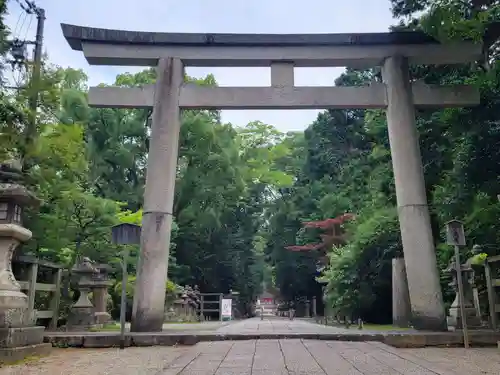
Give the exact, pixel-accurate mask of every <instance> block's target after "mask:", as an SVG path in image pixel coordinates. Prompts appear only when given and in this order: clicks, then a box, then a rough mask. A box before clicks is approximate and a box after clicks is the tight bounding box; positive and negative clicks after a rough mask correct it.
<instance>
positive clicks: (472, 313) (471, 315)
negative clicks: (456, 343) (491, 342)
mask: <svg viewBox="0 0 500 375" xmlns="http://www.w3.org/2000/svg"><path fill="white" fill-rule="evenodd" d="M465 319H466V321H467V328H472V329H474V328H481V327H482V323H481V319H480V318H479V317H478V316H477V315H476V309H475V308H465ZM446 320H447V323H448V327H449V328H452V329H462V328H463V326H462V317H461V315H460V309H458V308H455V307H450V315H449V316H448V317H447V319H446Z"/></svg>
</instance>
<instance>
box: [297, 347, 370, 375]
mask: <svg viewBox="0 0 500 375" xmlns="http://www.w3.org/2000/svg"><path fill="white" fill-rule="evenodd" d="M303 343H304V346H305V347H306V348H307V350H308V351H309V353H311V356H312V357H313V358H314V359H315V360H316V362H317V363H318V365H319V366H321V368H322V369H323V371H324V372H325V374H329V375H362V373H361V372H360V371H359V370H358V369H356V368H355V367H354V366H353V365H352V364H351V363H349V362H348V361H347V360H346V359H345V358H342V357H341V356H340V355H339V354H338V353H336V352H334V351H332V348H331V347H330V346H328V344H327V342H326V341H304V342H303Z"/></svg>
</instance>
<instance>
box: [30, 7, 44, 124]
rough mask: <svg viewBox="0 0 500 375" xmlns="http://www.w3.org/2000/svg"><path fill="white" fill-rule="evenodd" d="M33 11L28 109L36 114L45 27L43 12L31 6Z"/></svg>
mask: <svg viewBox="0 0 500 375" xmlns="http://www.w3.org/2000/svg"><path fill="white" fill-rule="evenodd" d="M31 4H33V3H31ZM33 8H34V9H33V11H34V12H35V13H36V19H37V25H36V38H35V53H34V54H33V73H32V75H31V88H32V89H33V92H32V93H31V98H30V109H31V110H32V111H33V112H36V108H37V106H38V91H39V86H40V72H41V66H42V53H43V50H42V47H43V31H44V27H45V10H44V9H42V8H37V7H36V6H35V5H34V4H33ZM35 117H36V116H35Z"/></svg>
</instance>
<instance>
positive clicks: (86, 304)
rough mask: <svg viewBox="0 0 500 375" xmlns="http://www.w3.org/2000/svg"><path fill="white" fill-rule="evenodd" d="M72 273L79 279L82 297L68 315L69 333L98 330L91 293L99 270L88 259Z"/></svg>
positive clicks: (84, 259)
mask: <svg viewBox="0 0 500 375" xmlns="http://www.w3.org/2000/svg"><path fill="white" fill-rule="evenodd" d="M71 272H72V273H73V274H74V275H76V277H77V279H78V290H79V292H80V297H79V298H78V301H76V302H75V303H74V304H73V306H71V309H70V311H69V314H68V323H67V325H66V330H67V331H87V330H89V329H92V328H97V327H99V325H98V324H97V321H96V316H95V308H94V305H92V302H90V299H89V293H90V291H91V290H92V288H93V287H94V280H93V278H94V277H95V274H96V273H97V272H98V271H97V269H96V268H95V267H94V266H93V265H92V262H91V261H90V259H88V258H83V259H82V261H81V262H80V263H79V264H77V265H76V266H75V267H73V269H72V270H71Z"/></svg>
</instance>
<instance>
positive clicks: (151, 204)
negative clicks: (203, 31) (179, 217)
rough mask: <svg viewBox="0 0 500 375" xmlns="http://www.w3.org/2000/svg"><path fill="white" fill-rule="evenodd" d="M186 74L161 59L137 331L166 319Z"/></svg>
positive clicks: (152, 327) (139, 275) (147, 329)
mask: <svg viewBox="0 0 500 375" xmlns="http://www.w3.org/2000/svg"><path fill="white" fill-rule="evenodd" d="M183 76H184V74H183V65H182V62H181V61H180V60H179V59H175V58H164V59H160V60H159V62H158V67H157V81H156V85H155V99H154V107H153V121H152V126H151V137H150V142H149V154H148V164H147V172H146V189H145V193H144V207H143V217H142V232H141V252H140V255H139V262H138V265H137V279H136V285H135V293H134V305H133V310H132V327H131V331H133V332H157V331H161V329H162V326H163V322H164V314H165V292H166V281H167V271H168V256H169V247H170V230H171V228H172V209H173V205H174V189H175V177H176V170H177V158H178V150H179V132H180V110H179V94H180V88H181V85H182V83H183V80H184V77H183Z"/></svg>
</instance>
